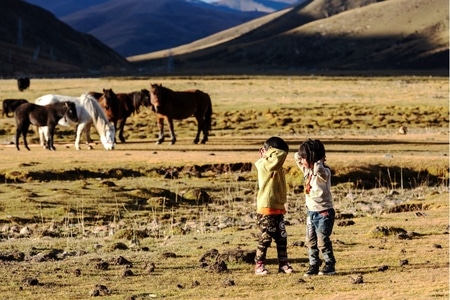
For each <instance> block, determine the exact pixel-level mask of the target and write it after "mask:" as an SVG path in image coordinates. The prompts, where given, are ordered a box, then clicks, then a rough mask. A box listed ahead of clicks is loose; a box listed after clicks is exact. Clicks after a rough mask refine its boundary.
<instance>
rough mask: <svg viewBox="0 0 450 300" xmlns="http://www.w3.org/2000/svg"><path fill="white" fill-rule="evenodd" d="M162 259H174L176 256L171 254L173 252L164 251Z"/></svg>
mask: <svg viewBox="0 0 450 300" xmlns="http://www.w3.org/2000/svg"><path fill="white" fill-rule="evenodd" d="M162 257H163V258H176V257H177V255H176V254H175V253H173V252H167V251H166V252H163V254H162Z"/></svg>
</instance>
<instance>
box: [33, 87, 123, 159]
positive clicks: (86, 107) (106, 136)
mask: <svg viewBox="0 0 450 300" xmlns="http://www.w3.org/2000/svg"><path fill="white" fill-rule="evenodd" d="M63 101H73V102H75V106H76V108H77V114H78V123H69V122H67V120H64V118H63V119H61V120H60V121H59V122H58V124H59V125H62V126H76V128H77V136H76V139H75V149H77V150H80V138H81V134H82V132H83V131H84V132H85V134H86V144H87V145H88V147H89V148H92V147H91V146H90V145H89V143H91V142H92V140H91V136H90V129H91V126H92V125H94V127H95V129H96V130H97V132H98V134H99V135H100V140H101V142H102V144H103V147H104V148H105V149H106V150H113V149H114V137H115V134H116V130H115V128H114V124H112V123H110V122H109V121H108V118H107V117H106V115H105V112H104V111H103V108H102V107H101V106H100V104H98V102H97V100H96V99H95V98H94V97H92V96H89V95H88V94H83V95H81V96H80V97H70V96H61V95H53V94H48V95H44V96H42V97H39V98H37V99H36V101H35V103H36V104H39V105H47V104H50V103H55V102H63ZM39 139H40V142H41V146H44V144H45V142H46V141H47V129H46V128H45V127H39Z"/></svg>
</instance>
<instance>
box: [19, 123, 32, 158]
mask: <svg viewBox="0 0 450 300" xmlns="http://www.w3.org/2000/svg"><path fill="white" fill-rule="evenodd" d="M23 131H24V125H23V124H17V129H16V149H17V150H19V151H20V147H19V137H20V135H21V134H22V135H23V137H24V141H25V133H23ZM24 145H25V144H24ZM28 150H29V149H28Z"/></svg>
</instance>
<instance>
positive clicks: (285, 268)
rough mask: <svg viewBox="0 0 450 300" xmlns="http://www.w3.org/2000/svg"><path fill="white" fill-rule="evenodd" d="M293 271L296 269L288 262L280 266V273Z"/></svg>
mask: <svg viewBox="0 0 450 300" xmlns="http://www.w3.org/2000/svg"><path fill="white" fill-rule="evenodd" d="M293 272H294V269H292V267H291V266H290V265H289V264H288V263H286V264H284V265H282V266H280V267H279V268H278V273H286V274H291V273H293Z"/></svg>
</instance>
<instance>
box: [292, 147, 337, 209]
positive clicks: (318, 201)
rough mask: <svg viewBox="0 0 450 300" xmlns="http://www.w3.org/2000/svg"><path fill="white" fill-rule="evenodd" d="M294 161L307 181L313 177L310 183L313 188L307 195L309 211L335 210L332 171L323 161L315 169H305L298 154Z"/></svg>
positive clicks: (295, 155)
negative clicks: (332, 194)
mask: <svg viewBox="0 0 450 300" xmlns="http://www.w3.org/2000/svg"><path fill="white" fill-rule="evenodd" d="M294 160H295V162H296V164H297V166H298V167H299V168H300V170H301V171H302V172H303V175H304V176H305V181H306V180H307V178H308V177H311V180H310V182H309V184H310V186H311V188H310V191H309V193H305V199H306V207H307V208H308V210H309V211H323V210H327V209H329V208H333V197H332V196H331V171H330V169H329V168H327V167H325V166H324V165H323V162H322V161H318V162H316V163H314V169H309V168H305V167H304V166H303V165H302V164H301V162H300V157H299V155H298V153H297V152H296V153H295V154H294Z"/></svg>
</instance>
